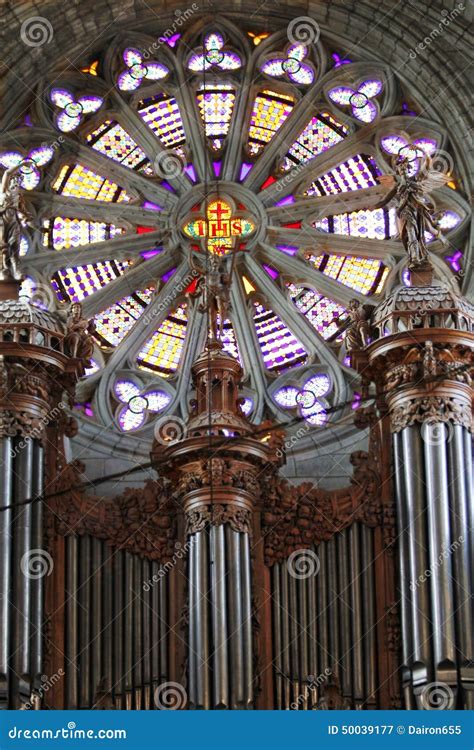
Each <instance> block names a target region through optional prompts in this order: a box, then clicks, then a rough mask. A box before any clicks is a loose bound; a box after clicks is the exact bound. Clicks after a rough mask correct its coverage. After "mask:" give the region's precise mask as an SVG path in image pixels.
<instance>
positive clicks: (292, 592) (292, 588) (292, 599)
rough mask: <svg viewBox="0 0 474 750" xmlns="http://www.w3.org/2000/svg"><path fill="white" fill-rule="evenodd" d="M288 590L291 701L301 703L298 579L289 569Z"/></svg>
mask: <svg viewBox="0 0 474 750" xmlns="http://www.w3.org/2000/svg"><path fill="white" fill-rule="evenodd" d="M288 573H289V575H288V592H289V604H290V608H289V618H288V619H289V622H290V645H289V651H290V679H291V688H292V692H291V702H292V703H295V704H296V705H299V703H300V701H299V698H300V695H301V683H300V680H301V677H302V675H300V671H299V666H300V665H299V653H298V638H299V623H298V596H297V591H296V585H297V581H296V578H295V576H294V575H292V571H291V570H289V571H288Z"/></svg>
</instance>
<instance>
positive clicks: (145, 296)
mask: <svg viewBox="0 0 474 750" xmlns="http://www.w3.org/2000/svg"><path fill="white" fill-rule="evenodd" d="M154 291H155V290H154V287H148V288H147V289H143V290H142V291H137V292H134V293H133V294H129V295H128V296H127V297H124V298H123V299H122V300H120V302H116V303H115V304H114V305H111V306H110V307H108V308H107V310H104V311H103V312H101V313H99V314H98V315H96V316H95V318H94V321H95V326H96V334H95V335H96V338H97V339H98V340H99V342H100V344H101V345H103V346H117V344H119V343H120V342H121V341H122V339H123V338H124V336H126V335H127V333H128V332H129V331H130V329H131V328H132V326H133V325H134V323H136V321H137V320H138V319H139V318H140V317H141V316H142V315H143V312H144V310H145V308H146V307H147V305H148V304H149V303H150V301H151V299H152V297H153V294H154Z"/></svg>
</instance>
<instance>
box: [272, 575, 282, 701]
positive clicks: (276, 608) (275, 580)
mask: <svg viewBox="0 0 474 750" xmlns="http://www.w3.org/2000/svg"><path fill="white" fill-rule="evenodd" d="M272 589H273V591H272V593H273V602H272V608H273V643H274V649H275V656H274V658H275V702H276V708H277V709H282V708H283V681H282V680H283V678H282V670H283V665H282V662H281V652H282V640H281V587H280V563H275V565H273V567H272Z"/></svg>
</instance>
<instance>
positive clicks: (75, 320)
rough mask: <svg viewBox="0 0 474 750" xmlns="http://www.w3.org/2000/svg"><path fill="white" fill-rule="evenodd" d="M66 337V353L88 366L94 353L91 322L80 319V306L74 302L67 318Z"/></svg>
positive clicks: (93, 327)
mask: <svg viewBox="0 0 474 750" xmlns="http://www.w3.org/2000/svg"><path fill="white" fill-rule="evenodd" d="M66 325H67V328H66V336H65V338H64V347H65V349H66V353H67V354H68V355H69V356H70V357H72V358H73V359H81V360H83V362H84V365H85V366H86V367H87V366H88V365H89V360H90V358H91V357H92V354H93V353H94V340H93V338H92V335H93V333H94V331H95V325H94V321H93V320H90V321H89V320H88V319H87V318H83V317H82V305H80V304H79V303H78V302H74V303H73V304H72V305H71V307H70V309H69V312H68V316H67V324H66Z"/></svg>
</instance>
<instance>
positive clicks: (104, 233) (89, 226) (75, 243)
mask: <svg viewBox="0 0 474 750" xmlns="http://www.w3.org/2000/svg"><path fill="white" fill-rule="evenodd" d="M43 230H44V234H43V244H44V245H45V246H46V247H53V248H54V249H55V250H67V249H68V248H70V247H80V246H81V245H89V244H91V243H92V242H103V241H104V240H108V239H111V238H112V237H115V236H116V235H119V234H121V233H122V232H123V229H122V228H121V227H116V226H114V225H113V224H105V223H104V222H103V221H86V220H85V219H68V218H67V217H62V216H55V217H54V219H45V220H44V221H43Z"/></svg>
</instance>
